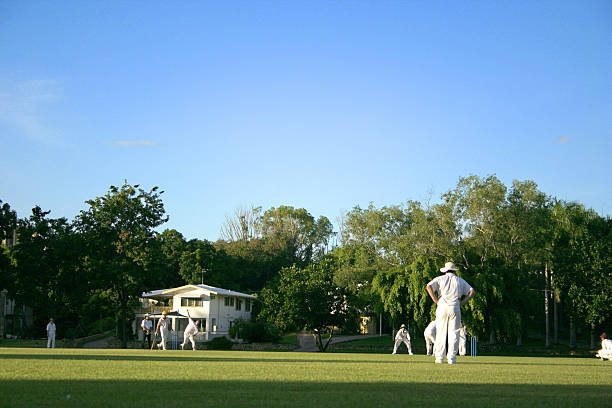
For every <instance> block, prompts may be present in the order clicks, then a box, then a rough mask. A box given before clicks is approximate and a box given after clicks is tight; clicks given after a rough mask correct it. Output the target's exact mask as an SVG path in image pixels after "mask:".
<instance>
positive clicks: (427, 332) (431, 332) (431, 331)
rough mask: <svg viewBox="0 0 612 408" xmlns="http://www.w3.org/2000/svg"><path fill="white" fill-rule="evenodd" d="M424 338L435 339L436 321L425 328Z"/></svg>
mask: <svg viewBox="0 0 612 408" xmlns="http://www.w3.org/2000/svg"><path fill="white" fill-rule="evenodd" d="M425 336H431V337H436V321H435V320H434V321H433V322H431V323H429V324H428V325H427V327H426V328H425Z"/></svg>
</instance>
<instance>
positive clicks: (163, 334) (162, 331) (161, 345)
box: [157, 328, 168, 350]
mask: <svg viewBox="0 0 612 408" xmlns="http://www.w3.org/2000/svg"><path fill="white" fill-rule="evenodd" d="M159 335H160V336H161V341H160V342H159V344H158V345H157V347H159V348H162V349H164V350H165V349H166V337H168V329H164V328H161V329H159Z"/></svg>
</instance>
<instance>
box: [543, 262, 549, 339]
mask: <svg viewBox="0 0 612 408" xmlns="http://www.w3.org/2000/svg"><path fill="white" fill-rule="evenodd" d="M544 279H545V283H544V313H546V347H547V348H548V347H550V305H549V302H550V296H549V293H548V291H549V278H548V263H546V265H545V266H544Z"/></svg>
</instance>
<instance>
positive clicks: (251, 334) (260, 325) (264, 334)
mask: <svg viewBox="0 0 612 408" xmlns="http://www.w3.org/2000/svg"><path fill="white" fill-rule="evenodd" d="M230 335H231V336H232V337H239V338H241V339H243V340H244V341H246V342H248V343H266V342H272V343H276V342H278V340H279V339H280V337H281V333H280V330H279V329H278V328H277V327H276V326H274V325H272V324H269V323H265V322H245V321H244V320H240V319H239V320H237V321H236V322H235V324H234V326H232V328H231V329H230Z"/></svg>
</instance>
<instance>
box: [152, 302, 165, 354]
mask: <svg viewBox="0 0 612 408" xmlns="http://www.w3.org/2000/svg"><path fill="white" fill-rule="evenodd" d="M167 315H168V313H167V312H166V311H165V310H164V311H163V312H162V317H161V319H159V320H158V321H157V327H156V328H155V335H156V336H157V332H159V333H160V335H161V341H160V342H159V343H158V344H157V348H158V349H164V350H165V349H166V337H168V318H167V317H166V316H167Z"/></svg>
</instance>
